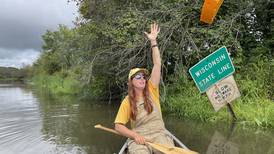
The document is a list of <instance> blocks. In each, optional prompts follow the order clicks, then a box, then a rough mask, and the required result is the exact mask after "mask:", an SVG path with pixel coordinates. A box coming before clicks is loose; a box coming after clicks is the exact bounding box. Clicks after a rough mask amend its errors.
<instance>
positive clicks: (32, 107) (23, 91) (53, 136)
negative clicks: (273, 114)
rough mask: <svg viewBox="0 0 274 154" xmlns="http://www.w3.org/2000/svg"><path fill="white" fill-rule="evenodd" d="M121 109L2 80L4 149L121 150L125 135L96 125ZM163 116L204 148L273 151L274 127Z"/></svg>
mask: <svg viewBox="0 0 274 154" xmlns="http://www.w3.org/2000/svg"><path fill="white" fill-rule="evenodd" d="M117 110H118V105H117V104H116V105H107V104H106V103H103V102H79V101H77V99H76V98H66V97H62V98H61V97H60V98H58V99H56V98H53V97H52V96H50V95H49V94H48V93H47V92H45V91H38V90H34V89H31V88H27V87H26V86H24V85H18V84H16V85H14V84H0V154H59V153H60V154H113V153H117V152H118V151H119V149H120V148H121V146H122V144H123V142H124V141H125V138H123V137H120V136H116V135H113V134H110V133H108V132H104V131H101V130H97V129H94V127H93V126H94V125H95V124H98V123H100V124H103V125H105V126H107V127H113V124H112V123H113V120H114V117H115V115H116V112H117ZM212 112H213V111H212ZM228 116H229V115H228ZM164 120H165V123H166V127H167V128H168V129H169V130H170V131H171V132H173V133H174V135H176V136H177V137H178V138H179V139H180V140H181V141H182V142H183V143H184V144H185V145H186V146H188V147H189V148H190V149H192V150H194V151H197V152H199V153H201V154H202V153H205V154H274V131H273V130H272V129H268V130H261V129H249V128H244V127H243V125H239V124H237V123H236V124H234V125H232V124H231V122H229V121H228V122H225V123H218V124H214V125H213V124H207V123H202V122H195V121H190V120H186V119H178V118H176V117H171V116H165V118H164Z"/></svg>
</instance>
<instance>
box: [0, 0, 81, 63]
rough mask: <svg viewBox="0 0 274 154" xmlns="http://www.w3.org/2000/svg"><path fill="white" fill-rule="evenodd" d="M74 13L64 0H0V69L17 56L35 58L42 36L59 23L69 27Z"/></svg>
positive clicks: (73, 6) (70, 5) (54, 28)
mask: <svg viewBox="0 0 274 154" xmlns="http://www.w3.org/2000/svg"><path fill="white" fill-rule="evenodd" d="M75 14H77V8H76V6H75V4H73V3H69V4H68V3H67V0H46V1H45V0H1V5H0V48H1V51H0V66H3V65H4V63H5V65H7V64H8V63H9V62H11V61H13V59H14V57H16V56H17V58H18V54H19V55H20V54H22V53H29V54H34V55H36V56H37V55H39V53H38V54H37V53H35V52H39V50H41V45H42V38H41V36H42V34H44V33H45V32H46V30H56V28H57V27H58V25H59V24H64V25H67V26H69V27H73V23H72V21H73V20H74V18H75V16H76V15H75ZM21 56H22V55H21ZM30 56H31V55H30ZM8 58H10V60H11V61H9V59H8ZM30 59H31V58H30ZM22 61H24V60H22ZM11 65H13V64H11Z"/></svg>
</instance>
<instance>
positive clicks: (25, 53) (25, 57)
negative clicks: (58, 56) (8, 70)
mask: <svg viewBox="0 0 274 154" xmlns="http://www.w3.org/2000/svg"><path fill="white" fill-rule="evenodd" d="M39 55H40V52H37V51H35V50H33V49H25V50H17V49H10V50H7V49H3V48H0V66H4V67H17V68H22V67H23V66H26V65H31V64H32V63H33V62H34V61H35V60H37V58H38V57H39Z"/></svg>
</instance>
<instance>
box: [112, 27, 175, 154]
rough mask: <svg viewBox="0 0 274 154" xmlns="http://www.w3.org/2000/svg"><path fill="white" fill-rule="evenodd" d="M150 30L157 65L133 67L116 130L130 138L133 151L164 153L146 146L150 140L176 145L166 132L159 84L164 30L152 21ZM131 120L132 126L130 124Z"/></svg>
mask: <svg viewBox="0 0 274 154" xmlns="http://www.w3.org/2000/svg"><path fill="white" fill-rule="evenodd" d="M150 31H151V32H150V33H147V32H145V34H146V36H147V38H148V39H149V40H150V45H151V50H152V51H151V52H152V59H153V68H152V72H151V74H150V78H149V72H148V71H147V70H146V69H145V68H133V69H131V70H130V72H129V75H128V95H127V96H126V97H125V98H124V100H123V101H122V103H121V105H120V108H119V111H118V113H117V115H116V119H115V122H114V123H115V130H116V131H118V132H119V133H120V134H122V135H124V136H126V137H128V138H129V140H130V141H129V142H128V151H129V153H130V154H151V153H160V152H159V151H154V150H153V149H151V148H150V147H149V146H147V145H145V142H146V141H150V142H153V143H160V144H165V145H168V146H174V143H173V140H172V138H171V137H170V136H169V135H168V134H167V133H166V128H165V125H164V122H163V119H162V113H161V106H160V99H159V83H160V76H161V57H160V51H159V48H158V45H157V40H156V39H157V36H158V33H159V32H160V28H159V26H158V24H156V23H154V24H151V27H150ZM128 122H130V124H131V129H129V128H127V127H126V124H127V123H128Z"/></svg>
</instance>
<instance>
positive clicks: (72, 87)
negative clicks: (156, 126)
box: [33, 74, 274, 128]
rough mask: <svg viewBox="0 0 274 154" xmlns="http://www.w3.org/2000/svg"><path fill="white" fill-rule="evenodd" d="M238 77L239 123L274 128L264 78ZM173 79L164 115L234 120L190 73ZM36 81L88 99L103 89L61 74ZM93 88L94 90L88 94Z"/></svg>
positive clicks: (58, 91)
mask: <svg viewBox="0 0 274 154" xmlns="http://www.w3.org/2000/svg"><path fill="white" fill-rule="evenodd" d="M235 79H236V82H237V83H238V87H239V89H240V91H241V95H242V96H241V97H240V98H239V99H237V100H236V101H234V102H233V103H232V107H233V109H234V112H235V114H236V116H237V123H239V124H240V125H243V126H244V127H259V128H273V127H274V103H273V101H271V100H270V99H269V98H267V97H266V96H264V95H263V93H262V92H261V91H263V90H264V89H260V88H258V85H256V84H260V82H259V81H260V80H257V81H251V80H247V79H245V80H244V79H241V78H240V75H236V76H235ZM173 80H174V82H173V83H172V84H167V85H166V87H165V88H164V87H161V90H163V89H165V90H166V96H164V95H163V93H164V92H162V93H161V94H162V96H163V97H162V98H161V99H162V100H163V101H162V110H163V112H164V114H167V115H168V114H169V115H173V116H176V117H179V118H188V119H193V120H198V121H201V122H210V123H217V122H221V121H227V122H229V121H231V119H232V118H231V115H230V113H229V112H228V110H227V108H226V107H224V108H222V109H221V110H220V111H219V112H215V111H214V109H213V107H212V105H211V104H210V102H209V100H208V98H207V96H206V95H205V94H200V93H199V91H198V89H197V88H196V87H195V85H194V82H193V81H191V80H189V79H188V78H187V76H184V75H181V76H179V77H178V78H174V79H173ZM171 81H172V80H171ZM33 83H34V84H35V86H38V87H40V88H43V89H47V91H48V92H50V93H52V94H53V95H56V96H63V97H64V96H77V97H78V98H79V99H81V98H87V96H86V95H90V96H89V97H88V98H96V95H94V94H96V93H97V92H98V91H100V90H101V89H95V88H94V87H97V88H98V86H95V85H94V86H93V87H92V88H89V89H88V88H86V89H81V87H80V83H79V82H78V81H77V80H76V79H73V78H72V77H66V78H62V77H61V76H59V75H58V74H55V75H52V76H42V75H40V76H35V77H34V78H33ZM250 85H252V86H250ZM254 88H255V89H254ZM256 88H258V89H256ZM83 91H85V93H83ZM89 91H90V92H91V93H90V94H87V92H89ZM246 92H248V93H246ZM97 97H98V96H97ZM164 97H165V98H164ZM101 100H102V98H101Z"/></svg>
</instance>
